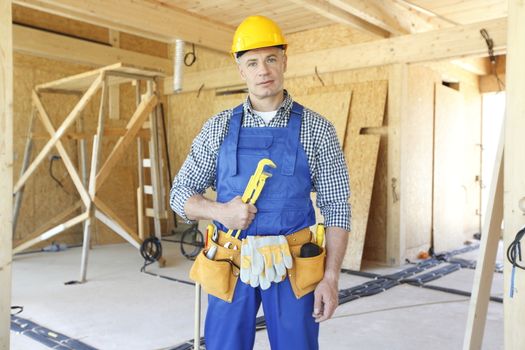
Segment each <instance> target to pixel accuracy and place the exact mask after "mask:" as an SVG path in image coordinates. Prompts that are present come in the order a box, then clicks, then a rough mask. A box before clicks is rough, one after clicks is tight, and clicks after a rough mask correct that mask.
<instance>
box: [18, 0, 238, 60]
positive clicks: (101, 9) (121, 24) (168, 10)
mask: <svg viewBox="0 0 525 350" xmlns="http://www.w3.org/2000/svg"><path fill="white" fill-rule="evenodd" d="M13 3H15V4H18V5H20V6H26V7H30V8H33V9H36V10H40V11H44V12H48V13H52V14H56V15H59V16H62V17H67V18H71V19H75V20H79V21H83V22H86V23H91V24H95V25H99V26H102V27H106V28H111V29H115V30H118V31H121V32H126V33H130V34H134V35H138V36H141V37H145V38H149V39H153V40H160V41H164V42H173V41H174V40H175V39H183V40H185V41H188V42H192V43H195V44H199V45H203V46H206V47H209V48H212V49H215V50H218V51H222V52H227V51H228V50H229V48H230V45H231V38H232V37H233V32H234V28H232V27H230V26H227V25H224V24H222V23H219V22H214V21H210V20H208V19H206V18H203V17H200V16H198V15H196V14H192V13H190V12H188V11H184V10H180V9H176V8H174V7H171V6H169V5H168V4H162V3H153V2H146V1H142V2H138V1H131V0H125V1H122V0H84V1H77V0H15V1H13Z"/></svg>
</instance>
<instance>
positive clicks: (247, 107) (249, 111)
mask: <svg viewBox="0 0 525 350" xmlns="http://www.w3.org/2000/svg"><path fill="white" fill-rule="evenodd" d="M292 104H293V100H292V96H290V94H289V93H288V91H286V90H284V100H283V102H282V103H281V105H280V106H279V108H278V109H277V114H276V115H275V117H274V118H273V119H272V121H271V123H270V124H274V123H278V122H279V121H281V120H282V121H284V122H286V123H288V120H289V119H290V112H291V110H292ZM244 115H245V116H249V117H251V118H260V117H258V116H256V115H255V113H254V111H253V107H252V104H251V102H250V97H249V96H248V97H246V100H245V101H244Z"/></svg>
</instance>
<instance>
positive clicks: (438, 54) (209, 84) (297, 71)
mask: <svg viewBox="0 0 525 350" xmlns="http://www.w3.org/2000/svg"><path fill="white" fill-rule="evenodd" d="M482 28H485V29H486V30H487V31H488V33H489V34H490V36H491V38H492V39H493V41H494V51H495V53H496V54H499V53H503V52H504V51H505V47H506V43H507V38H506V30H507V20H506V19H505V18H501V19H497V20H491V21H486V22H480V23H474V24H469V25H463V26H455V27H452V28H445V29H440V30H433V31H429V32H424V33H417V34H411V35H403V36H398V37H394V38H390V39H382V40H375V41H371V42H366V43H361V44H353V45H346V46H340V47H337V48H331V49H325V50H317V51H311V52H306V53H301V54H295V55H291V56H290V57H289V58H288V68H287V72H286V78H287V79H289V78H297V77H303V76H309V75H312V74H314V73H313V72H314V71H315V67H317V70H318V72H320V73H330V72H339V71H344V70H351V69H358V68H366V67H375V66H383V65H388V64H394V63H402V62H406V63H419V62H428V61H438V60H444V59H450V58H462V57H486V56H488V53H487V45H486V43H485V41H484V40H483V37H481V35H480V34H479V31H480V29H482ZM341 57H352V59H341ZM202 84H204V88H205V89H215V88H221V87H227V86H236V85H241V84H243V81H242V80H241V78H240V76H239V73H238V70H237V67H236V66H235V65H233V64H232V65H231V66H228V67H221V68H216V69H209V70H204V71H200V72H191V73H190V72H188V73H185V74H184V91H185V92H189V91H197V90H199V88H200V87H201V86H202ZM164 91H165V92H166V93H170V92H171V91H173V79H172V78H166V79H165V80H164Z"/></svg>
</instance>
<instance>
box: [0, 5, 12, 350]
mask: <svg viewBox="0 0 525 350" xmlns="http://www.w3.org/2000/svg"><path fill="white" fill-rule="evenodd" d="M11 22H12V14H11V1H10V0H6V1H0V57H1V59H0V198H2V201H1V202H0V225H1V227H2V230H1V231H0V285H1V286H2V288H0V349H2V350H7V349H9V348H10V345H9V343H10V340H9V335H10V324H11V321H10V320H11V316H10V315H11V261H12V254H11V246H12V239H13V236H12V234H13V227H12V219H13V201H12V194H13V41H12V25H11Z"/></svg>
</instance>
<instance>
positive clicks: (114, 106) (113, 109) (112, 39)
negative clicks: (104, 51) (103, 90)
mask: <svg viewBox="0 0 525 350" xmlns="http://www.w3.org/2000/svg"><path fill="white" fill-rule="evenodd" d="M109 43H110V45H111V46H113V47H117V48H119V47H120V33H119V32H118V31H116V30H111V29H110V30H109ZM167 72H168V70H167V71H166V73H167ZM108 112H109V119H112V120H118V119H119V118H120V85H114V86H111V87H110V88H109V106H108Z"/></svg>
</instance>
